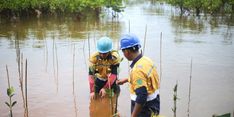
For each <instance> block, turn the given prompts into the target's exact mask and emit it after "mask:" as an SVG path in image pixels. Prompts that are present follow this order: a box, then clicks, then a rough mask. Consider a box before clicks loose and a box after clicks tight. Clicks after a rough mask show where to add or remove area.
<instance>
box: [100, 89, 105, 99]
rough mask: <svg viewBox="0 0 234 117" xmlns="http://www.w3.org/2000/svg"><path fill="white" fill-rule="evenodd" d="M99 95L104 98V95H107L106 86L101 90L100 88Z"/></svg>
mask: <svg viewBox="0 0 234 117" xmlns="http://www.w3.org/2000/svg"><path fill="white" fill-rule="evenodd" d="M99 95H100V96H101V97H102V98H103V97H105V95H106V90H105V89H104V88H102V89H101V90H100V92H99Z"/></svg>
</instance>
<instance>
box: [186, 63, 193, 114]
mask: <svg viewBox="0 0 234 117" xmlns="http://www.w3.org/2000/svg"><path fill="white" fill-rule="evenodd" d="M192 65H193V59H191V64H190V77H189V97H188V98H189V99H188V110H187V112H188V117H189V116H190V101H191V88H192V87H191V83H192V70H193V67H192Z"/></svg>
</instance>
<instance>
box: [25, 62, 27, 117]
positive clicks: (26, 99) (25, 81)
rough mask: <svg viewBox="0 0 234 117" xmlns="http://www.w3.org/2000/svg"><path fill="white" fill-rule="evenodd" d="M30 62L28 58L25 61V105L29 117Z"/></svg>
mask: <svg viewBox="0 0 234 117" xmlns="http://www.w3.org/2000/svg"><path fill="white" fill-rule="evenodd" d="M27 69H28V62H27V59H26V61H25V107H26V113H27V117H28V74H27V72H28V70H27Z"/></svg>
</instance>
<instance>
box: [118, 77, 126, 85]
mask: <svg viewBox="0 0 234 117" xmlns="http://www.w3.org/2000/svg"><path fill="white" fill-rule="evenodd" d="M126 82H128V78H123V79H120V80H117V81H116V84H117V85H123V84H124V83H126Z"/></svg>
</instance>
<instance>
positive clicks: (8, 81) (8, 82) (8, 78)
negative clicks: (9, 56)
mask: <svg viewBox="0 0 234 117" xmlns="http://www.w3.org/2000/svg"><path fill="white" fill-rule="evenodd" d="M6 72H7V84H8V88H10V87H11V84H10V77H9V72H8V67H7V65H6Z"/></svg>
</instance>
